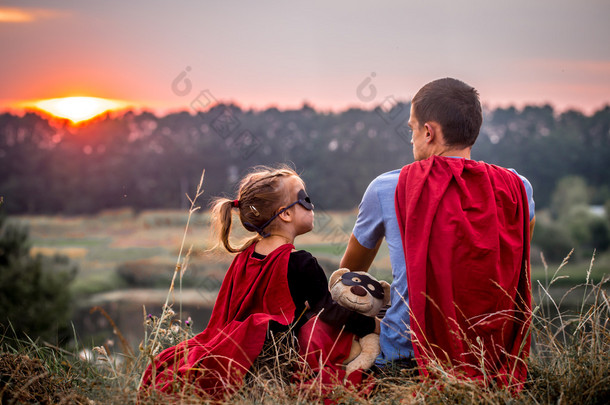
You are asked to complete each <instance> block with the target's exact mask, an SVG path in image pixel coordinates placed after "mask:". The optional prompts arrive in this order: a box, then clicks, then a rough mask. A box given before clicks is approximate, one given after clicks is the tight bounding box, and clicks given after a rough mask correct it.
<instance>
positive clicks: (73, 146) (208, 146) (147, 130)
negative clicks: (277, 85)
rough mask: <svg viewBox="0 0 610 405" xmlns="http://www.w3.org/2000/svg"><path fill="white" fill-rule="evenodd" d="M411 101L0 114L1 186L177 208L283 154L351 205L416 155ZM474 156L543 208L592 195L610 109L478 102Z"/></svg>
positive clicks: (12, 208)
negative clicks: (519, 178)
mask: <svg viewBox="0 0 610 405" xmlns="http://www.w3.org/2000/svg"><path fill="white" fill-rule="evenodd" d="M409 107H410V106H409V104H408V103H407V104H403V103H396V104H395V105H393V106H392V108H389V109H385V110H384V109H382V108H381V107H378V108H376V109H374V110H361V109H349V110H346V111H343V112H340V113H328V112H319V111H316V110H314V109H313V108H311V106H309V105H303V107H302V108H301V109H298V110H284V111H280V110H278V109H275V108H270V109H267V110H264V111H253V110H242V109H240V108H239V107H236V106H235V105H225V104H218V105H216V106H214V107H213V108H211V109H210V110H208V111H205V112H196V113H195V112H186V111H184V112H179V113H175V114H169V115H166V116H156V115H154V114H152V113H150V112H141V113H134V112H126V113H121V114H116V115H113V114H106V115H104V116H100V117H98V118H96V119H94V120H92V121H89V122H86V123H84V124H81V125H70V124H68V123H67V122H66V121H61V120H58V119H52V118H49V117H44V116H41V115H38V114H36V113H33V112H28V113H26V114H25V115H23V116H18V115H13V114H10V113H5V114H2V115H0V195H1V196H3V197H4V207H5V209H6V212H7V213H8V214H66V215H70V214H92V213H96V212H98V211H100V210H104V209H112V208H117V207H124V206H130V207H133V208H134V209H136V210H142V209H152V208H183V207H185V206H186V204H187V202H188V201H187V199H186V197H185V193H192V192H193V191H194V189H195V187H196V185H197V183H198V181H199V178H200V176H201V171H202V170H203V169H205V170H206V174H205V180H204V188H205V194H204V203H207V202H209V200H210V199H211V198H212V197H214V196H218V195H228V196H233V195H234V191H235V185H236V181H237V180H238V179H239V178H241V176H242V175H243V174H244V173H245V172H246V171H247V170H248V168H250V167H252V166H254V165H259V164H267V165H273V164H277V163H284V162H289V163H291V164H292V165H294V167H295V168H296V169H297V170H298V171H299V172H300V173H301V174H302V176H303V178H304V179H305V181H306V183H307V187H308V191H309V193H310V194H311V196H312V199H314V201H315V202H316V203H318V204H319V206H320V207H323V208H324V209H353V208H355V207H356V206H357V205H358V203H359V202H360V198H361V196H362V194H363V192H364V190H365V188H366V186H367V185H368V183H369V182H370V181H371V180H372V179H373V178H374V177H375V176H377V175H378V174H380V173H383V172H385V171H389V170H393V169H396V168H400V167H402V166H403V165H405V164H408V163H410V162H412V161H413V157H412V150H411V145H410V133H409V131H408V128H407V126H406V121H407V119H408V114H409ZM472 157H473V159H476V160H484V161H487V162H489V163H494V164H498V165H501V166H505V167H512V168H515V169H516V170H517V171H518V172H519V173H520V174H523V175H525V176H526V177H527V178H528V179H529V180H530V181H531V183H532V185H533V188H534V195H535V199H536V205H537V208H545V207H549V205H550V204H551V197H552V192H553V190H554V189H555V188H556V185H557V184H558V182H559V180H560V179H562V178H563V177H565V176H568V175H576V176H580V177H582V178H583V179H584V180H585V182H586V184H587V185H588V187H589V189H588V191H587V192H588V193H589V201H590V202H591V203H592V204H603V203H604V202H605V201H606V200H608V199H610V188H609V186H610V107H608V106H607V107H605V108H603V109H601V110H599V111H597V112H595V113H594V114H592V115H590V116H588V115H584V114H582V113H580V112H578V111H567V112H564V113H561V114H558V113H556V112H555V111H554V110H553V108H552V107H551V106H548V105H547V106H528V107H525V108H524V109H521V110H519V109H516V108H512V107H511V108H503V109H496V110H492V111H485V113H484V123H483V127H482V130H481V134H480V136H479V140H478V141H477V143H476V145H475V147H474V149H473V153H472Z"/></svg>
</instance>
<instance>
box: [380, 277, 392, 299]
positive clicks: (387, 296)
mask: <svg viewBox="0 0 610 405" xmlns="http://www.w3.org/2000/svg"><path fill="white" fill-rule="evenodd" d="M379 284H381V286H382V287H383V305H388V304H389V303H390V302H392V301H391V299H390V293H391V292H392V288H391V287H390V284H388V282H387V281H384V280H381V281H380V282H379Z"/></svg>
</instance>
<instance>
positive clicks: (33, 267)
mask: <svg viewBox="0 0 610 405" xmlns="http://www.w3.org/2000/svg"><path fill="white" fill-rule="evenodd" d="M76 271H77V270H76V267H73V266H72V265H71V264H70V262H69V260H68V259H67V258H66V257H64V256H59V255H56V256H54V257H46V256H41V255H37V256H36V257H32V256H31V255H30V242H29V236H28V231H27V229H25V228H24V227H22V226H19V225H17V224H11V223H7V220H6V217H4V216H0V324H3V325H4V326H5V327H6V328H9V327H10V328H12V329H13V330H14V332H15V335H16V336H17V337H24V336H29V337H31V338H34V339H35V338H38V337H40V338H41V339H45V340H53V341H54V340H56V339H57V340H61V339H62V338H64V337H66V336H67V335H68V331H69V328H68V322H69V319H70V310H71V303H72V297H71V294H70V290H69V285H70V283H71V282H72V280H73V279H74V277H75V276H76ZM9 325H10V326H9Z"/></svg>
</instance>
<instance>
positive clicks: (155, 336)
mask: <svg viewBox="0 0 610 405" xmlns="http://www.w3.org/2000/svg"><path fill="white" fill-rule="evenodd" d="M204 176H205V169H204V170H203V171H202V172H201V178H200V179H199V184H198V185H197V190H196V192H195V197H193V198H191V197H190V196H189V195H188V194H186V198H188V199H189V201H190V203H191V206H190V207H189V214H188V217H187V220H186V226H185V227H184V233H183V234H182V243H181V244H180V250H179V252H178V258H177V260H176V267H175V268H174V275H173V276H172V281H171V283H170V286H169V291H168V292H167V297H166V298H165V303H164V304H163V312H162V313H161V317H160V318H159V322H158V323H157V324H156V326H155V329H154V330H153V331H152V332H151V335H152V339H153V341H152V343H151V344H150V345H148V346H149V347H151V348H152V350H150V351H149V352H148V353H147V354H148V356H149V357H150V360H151V361H152V360H154V356H155V355H154V348H155V347H156V346H157V343H158V338H159V332H160V331H159V329H160V327H161V325H162V324H163V321H164V320H165V318H166V317H167V314H168V312H169V311H168V308H169V299H170V297H171V296H173V292H174V284H175V282H176V275H178V274H180V279H179V282H180V293H182V274H183V271H181V270H182V268H183V267H184V268H185V269H186V265H185V264H186V263H183V264H181V261H182V252H183V250H184V244H185V242H186V235H187V233H188V229H189V225H190V223H191V217H192V216H193V214H194V213H195V212H196V211H198V210H199V209H200V208H201V207H198V206H196V205H195V203H196V201H197V199H198V198H199V197H200V196H201V195H203V188H202V186H203V178H204ZM189 253H190V249H189ZM180 311H181V313H180V316H182V300H180ZM143 377H144V374H142V376H141V377H140V382H139V383H138V389H139V387H140V386H141V385H142V378H143Z"/></svg>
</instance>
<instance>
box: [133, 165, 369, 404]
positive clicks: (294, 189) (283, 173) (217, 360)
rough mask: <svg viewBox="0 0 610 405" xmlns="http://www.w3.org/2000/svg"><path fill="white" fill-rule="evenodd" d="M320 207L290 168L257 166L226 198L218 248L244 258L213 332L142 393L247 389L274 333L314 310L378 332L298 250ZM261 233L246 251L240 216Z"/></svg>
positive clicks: (352, 327)
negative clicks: (233, 236) (235, 231)
mask: <svg viewBox="0 0 610 405" xmlns="http://www.w3.org/2000/svg"><path fill="white" fill-rule="evenodd" d="M313 209H314V205H313V204H312V202H311V201H310V199H309V197H308V196H307V193H306V192H305V184H304V182H303V180H301V178H300V177H299V176H298V174H297V173H296V172H295V171H294V170H292V169H290V168H287V167H280V168H277V169H273V168H269V167H257V168H255V170H254V171H253V172H251V173H250V174H248V175H247V176H246V177H245V178H244V179H243V180H242V181H241V183H240V186H239V192H238V196H237V199H235V200H230V199H226V198H219V199H217V200H216V201H215V203H214V205H213V208H212V226H213V228H214V229H215V234H216V236H217V239H218V244H219V245H220V244H222V246H223V247H224V248H225V249H226V250H227V251H229V252H231V253H239V254H238V255H237V256H236V257H235V259H234V260H233V263H232V264H231V267H230V268H229V270H228V271H227V274H226V276H225V278H224V280H223V283H222V286H221V287H220V291H219V293H218V298H217V300H216V303H215V305H214V309H213V311H212V315H211V318H210V321H209V323H208V326H207V328H206V329H205V330H204V331H203V332H201V333H200V334H198V335H197V336H195V337H193V338H192V339H189V340H188V341H185V342H182V343H180V344H179V345H177V346H175V347H171V348H169V349H166V350H164V351H163V352H162V353H161V354H159V355H158V356H157V358H156V359H155V360H154V361H153V363H152V364H151V365H150V366H149V367H148V369H147V370H146V372H145V374H144V376H143V380H142V389H143V390H144V391H148V390H150V389H155V390H159V391H163V392H167V393H171V392H178V390H179V389H180V387H181V386H183V385H182V384H183V383H188V384H189V387H191V388H193V389H195V390H196V391H197V393H198V394H199V395H202V396H210V397H215V398H218V397H220V396H222V395H226V394H230V393H232V392H233V391H234V390H235V389H237V388H239V387H240V386H241V385H242V384H243V378H244V375H245V373H246V372H247V371H248V369H249V368H250V367H251V365H252V363H253V362H254V360H255V359H256V358H257V356H258V355H259V354H260V353H261V350H262V348H263V345H264V343H265V339H266V337H267V336H268V333H269V331H280V330H287V329H289V328H292V331H293V332H295V333H296V332H297V331H298V329H299V328H300V327H301V326H302V325H303V323H305V321H307V317H304V316H302V315H303V314H304V313H305V312H306V310H307V309H311V310H312V311H310V312H314V313H319V318H320V319H321V320H323V321H325V323H327V324H330V325H334V326H336V328H338V329H340V328H342V327H345V330H347V331H348V332H352V333H354V334H355V335H357V336H364V335H366V334H369V333H372V332H377V333H378V329H379V324H378V320H376V319H375V318H371V317H367V316H364V315H360V314H358V313H356V312H352V311H350V310H348V309H346V308H343V307H341V306H339V305H338V304H337V303H335V302H334V301H333V300H332V298H331V296H330V292H329V291H328V281H327V279H326V275H325V274H324V271H323V270H322V268H321V267H320V265H319V264H318V262H317V261H316V259H315V258H314V257H313V256H312V255H311V254H310V253H308V252H306V251H303V250H299V251H297V250H295V249H294V246H293V242H294V239H295V237H297V236H298V235H302V234H304V233H307V232H309V231H311V230H312V229H313V220H314V214H313ZM234 212H235V213H237V214H238V215H239V219H240V221H241V224H242V225H243V226H244V228H246V229H247V230H248V231H251V232H256V233H257V235H256V236H254V237H252V238H251V239H249V240H248V241H246V242H245V243H244V244H243V245H241V246H237V247H236V246H233V245H231V243H230V241H229V236H230V233H231V223H232V214H233V213H234Z"/></svg>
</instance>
